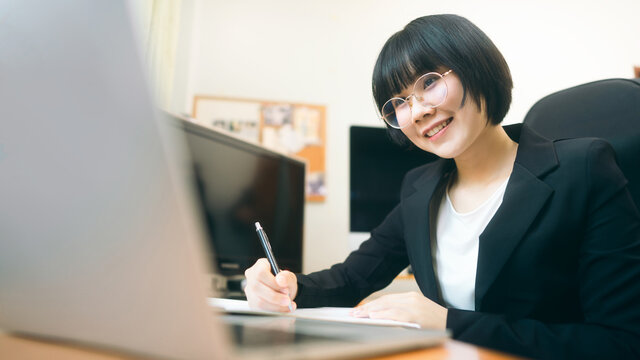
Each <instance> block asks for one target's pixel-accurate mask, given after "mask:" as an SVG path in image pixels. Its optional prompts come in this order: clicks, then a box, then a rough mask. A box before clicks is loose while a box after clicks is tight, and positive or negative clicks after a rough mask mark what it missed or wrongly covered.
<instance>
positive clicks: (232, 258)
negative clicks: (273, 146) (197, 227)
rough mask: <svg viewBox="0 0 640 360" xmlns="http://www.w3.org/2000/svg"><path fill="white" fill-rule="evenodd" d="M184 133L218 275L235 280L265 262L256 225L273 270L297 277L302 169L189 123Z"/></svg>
mask: <svg viewBox="0 0 640 360" xmlns="http://www.w3.org/2000/svg"><path fill="white" fill-rule="evenodd" d="M184 130H185V134H186V143H187V148H188V149H189V150H190V155H191V158H192V161H193V169H194V185H195V188H196V189H197V192H196V195H197V197H198V199H199V204H197V205H200V206H201V209H202V214H203V219H204V222H205V224H206V230H208V236H209V241H210V245H211V247H212V249H213V252H214V253H215V255H214V257H212V259H211V260H212V262H213V264H215V266H216V267H217V269H218V272H219V273H220V274H221V275H225V276H232V275H240V274H243V273H244V270H245V269H246V268H248V267H250V266H251V265H252V264H253V263H254V262H255V261H256V260H257V259H258V258H261V257H265V254H264V251H263V249H262V246H261V244H260V241H259V239H258V236H257V234H256V229H255V226H254V223H255V222H257V221H259V222H260V224H261V225H262V227H263V229H264V230H265V232H266V233H267V235H268V237H269V240H270V242H271V247H272V249H273V253H274V255H275V257H276V259H277V260H278V265H279V266H280V267H281V268H282V269H288V270H290V271H294V272H301V271H302V240H303V239H302V238H303V219H304V183H305V182H304V176H305V164H304V163H303V162H301V161H298V160H296V159H293V158H290V157H287V156H284V155H282V154H279V153H276V152H272V151H269V150H266V149H264V148H262V147H260V146H257V145H254V144H251V143H248V142H245V141H242V140H240V139H237V138H234V137H232V136H229V135H226V134H224V133H221V132H218V131H215V130H211V129H208V128H205V127H202V126H199V125H196V124H192V123H189V122H184ZM212 256H213V255H212Z"/></svg>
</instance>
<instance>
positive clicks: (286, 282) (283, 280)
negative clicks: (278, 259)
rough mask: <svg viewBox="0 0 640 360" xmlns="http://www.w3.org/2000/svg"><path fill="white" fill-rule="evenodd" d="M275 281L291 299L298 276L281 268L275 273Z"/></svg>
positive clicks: (296, 287)
mask: <svg viewBox="0 0 640 360" xmlns="http://www.w3.org/2000/svg"><path fill="white" fill-rule="evenodd" d="M276 283H277V284H278V286H280V288H281V289H282V290H283V292H284V293H285V294H288V295H289V297H291V298H292V299H293V298H294V297H295V294H296V292H297V290H298V278H297V277H296V275H295V274H294V273H292V272H290V271H287V270H283V271H280V272H279V273H278V275H276Z"/></svg>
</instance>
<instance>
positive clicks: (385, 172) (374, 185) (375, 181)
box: [350, 126, 437, 247]
mask: <svg viewBox="0 0 640 360" xmlns="http://www.w3.org/2000/svg"><path fill="white" fill-rule="evenodd" d="M436 159H437V157H436V156H435V155H433V154H431V153H428V152H426V151H423V150H420V149H418V148H415V147H410V148H409V147H402V146H399V145H397V144H395V143H393V141H392V140H391V138H390V137H389V136H388V134H387V129H386V128H381V127H379V128H378V127H367V126H351V129H350V231H351V233H352V235H353V233H365V234H364V237H368V234H369V232H371V230H373V228H375V227H376V226H378V225H380V223H381V222H382V220H384V218H385V216H387V214H389V212H391V210H392V209H393V208H394V207H395V206H396V205H397V204H398V202H399V201H400V186H401V185H402V179H403V178H404V175H405V174H406V173H407V172H408V171H409V170H411V169H413V168H415V167H418V166H420V165H424V164H426V163H428V162H431V161H433V160H436ZM356 237H357V236H356ZM362 239H364V238H362ZM362 239H360V240H362ZM353 241H356V242H357V241H358V240H353ZM353 241H350V242H353ZM356 245H357V244H352V247H353V246H356Z"/></svg>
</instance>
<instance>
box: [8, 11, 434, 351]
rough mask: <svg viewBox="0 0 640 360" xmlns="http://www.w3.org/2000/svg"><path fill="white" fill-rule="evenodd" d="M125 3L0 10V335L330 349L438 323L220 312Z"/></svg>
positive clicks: (411, 341)
mask: <svg viewBox="0 0 640 360" xmlns="http://www.w3.org/2000/svg"><path fill="white" fill-rule="evenodd" d="M128 3H129V2H128V1H126V0H110V1H85V0H60V1H55V2H54V1H49V0H8V1H5V2H4V3H3V6H2V8H1V9H0V23H1V24H2V28H3V31H1V32H0V44H2V47H1V49H0V199H1V200H0V329H2V330H3V331H5V332H9V333H13V334H18V335H22V336H30V337H36V338H43V339H47V340H48V341H51V340H52V341H63V342H65V343H68V342H72V343H78V344H82V345H83V346H92V347H96V348H100V349H107V350H108V351H122V352H124V353H125V354H131V355H134V356H135V355H141V356H145V357H154V358H175V359H221V358H222V359H226V358H235V357H237V358H279V359H286V358H344V357H354V356H365V355H367V354H380V353H384V352H389V351H398V350H404V349H412V348H418V347H425V346H430V345H434V344H438V343H441V342H442V341H443V340H444V339H445V338H446V332H442V331H426V330H413V329H405V328H394V327H376V326H363V325H357V324H336V323H329V322H323V321H312V320H305V319H293V318H286V317H259V316H240V315H229V314H220V313H217V312H214V311H213V310H212V309H211V308H210V307H208V305H207V302H206V297H207V295H208V293H207V292H208V291H209V284H208V279H209V277H208V274H210V272H211V268H212V267H211V266H209V265H208V264H207V263H206V262H205V260H204V254H205V251H204V250H205V249H204V246H205V245H204V244H205V243H204V242H203V241H202V239H203V235H202V229H201V222H200V215H199V214H198V213H197V211H196V208H195V207H194V206H193V205H192V204H193V200H194V199H193V196H194V193H193V192H192V190H191V189H190V187H189V186H188V182H187V180H186V178H187V176H186V175H187V174H188V173H189V170H190V167H189V166H190V164H189V161H188V158H186V156H185V154H186V152H185V151H184V149H183V146H182V145H183V144H182V143H181V142H182V140H181V138H180V137H179V136H178V135H179V133H180V131H179V130H178V129H177V127H175V126H173V125H169V124H173V123H171V122H169V121H165V119H164V117H163V116H161V115H160V114H159V113H158V112H157V111H156V110H155V108H154V104H153V102H152V100H151V98H150V95H149V89H148V86H147V85H146V83H147V81H146V79H145V75H144V74H145V71H144V66H143V65H142V61H141V59H142V54H141V53H140V51H139V49H140V48H141V47H140V44H139V43H138V42H137V39H136V37H135V34H134V31H133V29H134V28H135V27H134V26H132V21H131V18H130V15H129V8H128V5H127V4H128Z"/></svg>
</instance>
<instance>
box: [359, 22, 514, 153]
mask: <svg viewBox="0 0 640 360" xmlns="http://www.w3.org/2000/svg"><path fill="white" fill-rule="evenodd" d="M449 69H453V71H454V72H455V74H456V75H457V76H458V78H459V79H460V81H461V82H462V88H463V90H464V95H463V97H462V104H464V102H465V101H466V99H467V96H469V97H471V99H472V100H473V101H474V102H475V104H476V105H477V106H478V107H479V109H481V108H482V107H484V110H485V111H486V114H487V117H488V121H489V122H490V123H491V124H493V125H497V124H499V123H500V122H502V120H503V119H504V117H505V115H506V114H507V111H509V106H510V105H511V89H512V88H513V81H512V80H511V72H510V71H509V66H508V65H507V62H506V61H505V59H504V57H503V56H502V54H501V53H500V51H499V50H498V48H497V47H496V46H495V45H494V44H493V42H492V41H491V39H489V37H488V36H487V35H486V34H485V33H484V32H483V31H482V30H480V29H479V28H478V27H477V26H475V25H474V24H473V23H472V22H470V21H469V20H467V19H466V18H463V17H461V16H458V15H450V14H444V15H429V16H423V17H420V18H417V19H415V20H413V21H411V22H410V23H409V24H407V26H405V27H404V29H402V30H400V31H398V32H397V33H395V34H394V35H392V36H391V37H390V38H389V40H387V42H386V43H385V44H384V46H383V47H382V50H381V51H380V55H378V60H377V61H376V64H375V67H374V69H373V79H372V89H373V97H374V99H375V102H376V105H377V107H378V111H380V108H382V105H384V103H385V102H386V101H387V100H389V99H390V98H392V97H393V96H394V95H395V94H399V93H401V92H402V91H403V90H404V89H405V88H406V87H407V86H410V85H412V84H413V82H414V81H415V80H416V79H417V77H418V76H420V75H422V74H424V73H427V72H431V71H447V70H449ZM385 124H386V123H385ZM387 129H388V131H389V135H390V137H391V138H392V139H393V140H394V141H395V142H396V143H398V144H401V145H410V144H411V143H410V142H409V141H408V139H407V138H406V137H405V135H404V134H403V133H402V131H400V130H398V129H394V128H392V127H390V126H389V125H388V124H387Z"/></svg>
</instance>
